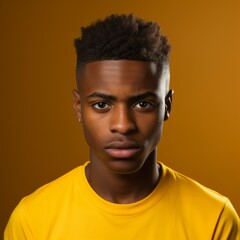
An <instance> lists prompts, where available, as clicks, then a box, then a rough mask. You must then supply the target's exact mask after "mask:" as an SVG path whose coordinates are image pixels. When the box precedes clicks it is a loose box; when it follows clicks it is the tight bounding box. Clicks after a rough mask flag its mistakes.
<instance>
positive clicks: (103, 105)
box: [92, 102, 111, 111]
mask: <svg viewBox="0 0 240 240" xmlns="http://www.w3.org/2000/svg"><path fill="white" fill-rule="evenodd" d="M92 106H93V108H95V109H97V110H100V111H101V110H103V111H106V110H108V109H110V108H111V106H110V105H109V104H107V103H105V102H97V103H94V104H93V105H92Z"/></svg>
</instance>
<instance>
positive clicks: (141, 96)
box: [87, 92, 158, 102]
mask: <svg viewBox="0 0 240 240" xmlns="http://www.w3.org/2000/svg"><path fill="white" fill-rule="evenodd" d="M92 97H98V98H102V99H105V100H111V101H116V99H117V98H116V97H115V96H112V95H109V94H105V93H100V92H94V93H92V94H91V95H89V96H87V98H92ZM148 97H154V98H157V97H158V96H157V94H155V93H153V92H145V93H143V94H139V95H136V96H131V97H128V100H130V101H133V102H134V101H138V100H141V99H145V98H148Z"/></svg>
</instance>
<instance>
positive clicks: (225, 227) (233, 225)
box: [213, 200, 240, 240]
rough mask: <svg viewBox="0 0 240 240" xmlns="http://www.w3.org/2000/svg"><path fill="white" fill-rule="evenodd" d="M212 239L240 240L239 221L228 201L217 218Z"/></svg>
mask: <svg viewBox="0 0 240 240" xmlns="http://www.w3.org/2000/svg"><path fill="white" fill-rule="evenodd" d="M213 239H215V240H219V239H228V240H240V220H239V217H238V215H237V213H236V211H235V209H234V208H233V206H232V204H231V202H230V201H229V200H227V202H226V204H225V206H224V208H223V210H222V212H221V214H220V216H219V219H218V222H217V225H216V228H215V231H214V236H213Z"/></svg>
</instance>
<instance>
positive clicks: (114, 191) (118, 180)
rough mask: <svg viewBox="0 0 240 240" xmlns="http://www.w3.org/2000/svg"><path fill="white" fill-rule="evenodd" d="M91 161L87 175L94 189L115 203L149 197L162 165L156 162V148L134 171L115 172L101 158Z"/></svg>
mask: <svg viewBox="0 0 240 240" xmlns="http://www.w3.org/2000/svg"><path fill="white" fill-rule="evenodd" d="M94 157H95V156H93V155H92V154H91V162H90V164H89V165H88V166H87V168H86V177H87V179H88V182H89V184H90V185H91V187H92V188H93V190H94V191H95V192H96V193H97V194H98V195H99V196H100V197H102V198H103V199H105V200H107V201H109V202H113V203H120V204H123V203H125V204H126V203H133V202H136V201H139V200H141V199H143V198H145V197H147V196H148V195H149V194H150V193H151V192H152V191H153V189H154V188H155V187H156V185H157V183H158V181H159V179H160V175H161V171H160V170H161V169H160V166H159V165H158V164H157V163H156V150H154V151H153V152H152V153H151V154H150V155H149V156H148V158H147V159H146V160H145V162H144V164H143V166H141V168H140V169H139V170H138V171H136V172H134V173H126V174H122V173H115V172H112V171H111V170H109V168H107V167H106V165H105V164H104V163H103V162H102V161H101V160H100V159H97V161H95V158H94Z"/></svg>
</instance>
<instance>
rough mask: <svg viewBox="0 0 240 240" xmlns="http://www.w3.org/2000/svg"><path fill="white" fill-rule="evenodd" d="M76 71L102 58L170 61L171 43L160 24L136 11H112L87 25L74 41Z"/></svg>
mask: <svg viewBox="0 0 240 240" xmlns="http://www.w3.org/2000/svg"><path fill="white" fill-rule="evenodd" d="M74 45H75V47H76V51H77V72H78V71H79V67H80V66H81V65H85V64H87V63H89V62H94V61H101V60H137V61H152V62H155V63H157V64H158V65H162V64H163V63H164V62H166V61H168V58H169V52H170V44H169V42H168V39H167V37H166V36H164V35H163V34H162V33H161V30H160V26H159V25H158V24H157V23H155V22H151V21H145V20H143V19H141V18H139V17H136V16H134V15H133V14H121V15H118V14H112V15H110V16H108V17H106V18H105V19H104V20H98V21H96V22H94V23H92V24H91V25H89V26H88V27H81V37H80V38H76V39H75V40H74Z"/></svg>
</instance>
